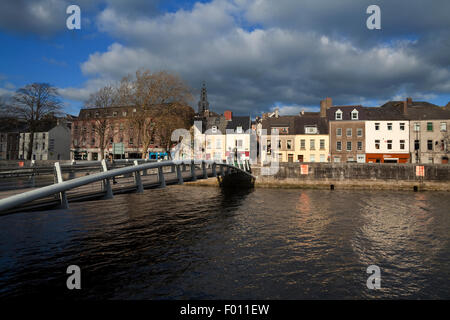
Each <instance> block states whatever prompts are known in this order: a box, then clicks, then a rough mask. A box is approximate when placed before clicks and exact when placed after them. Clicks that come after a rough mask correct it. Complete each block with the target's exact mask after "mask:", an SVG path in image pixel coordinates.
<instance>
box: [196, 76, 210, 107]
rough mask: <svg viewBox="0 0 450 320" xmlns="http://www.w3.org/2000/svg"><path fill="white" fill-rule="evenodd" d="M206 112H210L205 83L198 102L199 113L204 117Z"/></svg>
mask: <svg viewBox="0 0 450 320" xmlns="http://www.w3.org/2000/svg"><path fill="white" fill-rule="evenodd" d="M206 111H209V102H208V93H207V90H206V83H205V81H203V86H202V92H201V93H200V101H199V102H198V113H199V114H202V115H203V114H204V113H205V112H206Z"/></svg>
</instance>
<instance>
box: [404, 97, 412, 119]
mask: <svg viewBox="0 0 450 320" xmlns="http://www.w3.org/2000/svg"><path fill="white" fill-rule="evenodd" d="M409 99H411V98H408V99H406V101H403V114H404V115H405V116H406V115H407V114H408V105H409V101H408V100H409Z"/></svg>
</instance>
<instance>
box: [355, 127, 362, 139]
mask: <svg viewBox="0 0 450 320" xmlns="http://www.w3.org/2000/svg"><path fill="white" fill-rule="evenodd" d="M356 135H357V136H358V137H362V128H357V129H356Z"/></svg>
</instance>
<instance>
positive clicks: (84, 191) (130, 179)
mask: <svg viewBox="0 0 450 320" xmlns="http://www.w3.org/2000/svg"><path fill="white" fill-rule="evenodd" d="M149 171H150V170H149ZM195 173H196V177H197V179H203V170H202V169H196V170H195ZM217 173H219V172H218V171H217ZM207 174H208V177H212V176H213V172H212V169H211V168H208V169H207ZM182 176H183V180H184V181H185V182H188V181H191V180H192V177H191V172H190V170H187V171H183V172H182ZM164 178H165V183H166V185H173V184H177V183H178V179H177V174H176V172H164ZM115 181H116V183H113V180H112V179H111V187H112V190H113V194H115V195H116V194H122V193H129V192H136V190H137V187H136V183H135V180H134V176H132V175H129V176H127V177H124V176H120V177H116V178H115ZM141 181H142V185H143V187H144V189H151V188H158V187H159V186H160V182H159V179H158V175H157V174H155V173H151V174H150V173H149V174H147V175H141ZM34 189H38V187H36V188H20V189H13V190H5V191H0V200H1V199H4V198H7V197H10V196H13V195H16V194H19V193H23V192H27V191H31V190H34ZM105 194H106V191H105V190H103V183H102V182H95V183H91V184H88V185H84V186H81V187H78V188H74V189H71V190H69V191H67V192H66V196H67V199H68V201H69V202H77V201H86V200H94V199H99V198H102V197H104V196H105ZM59 203H60V200H59V198H58V195H54V196H51V197H46V198H42V199H39V200H35V201H32V202H30V203H28V204H26V205H23V206H21V207H20V208H16V209H11V210H9V211H7V212H6V213H14V212H21V211H29V210H36V209H46V208H49V207H54V206H57V205H58V204H59Z"/></svg>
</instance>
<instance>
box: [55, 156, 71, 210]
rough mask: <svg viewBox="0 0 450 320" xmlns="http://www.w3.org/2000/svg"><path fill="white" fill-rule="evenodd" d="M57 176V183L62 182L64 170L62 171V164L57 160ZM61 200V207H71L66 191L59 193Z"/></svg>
mask: <svg viewBox="0 0 450 320" xmlns="http://www.w3.org/2000/svg"><path fill="white" fill-rule="evenodd" d="M55 174H56V175H55V178H56V182H57V183H62V182H63V178H62V172H61V166H60V165H59V162H55ZM59 200H60V207H61V209H67V208H69V202H68V201H67V195H66V193H65V192H60V193H59Z"/></svg>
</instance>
